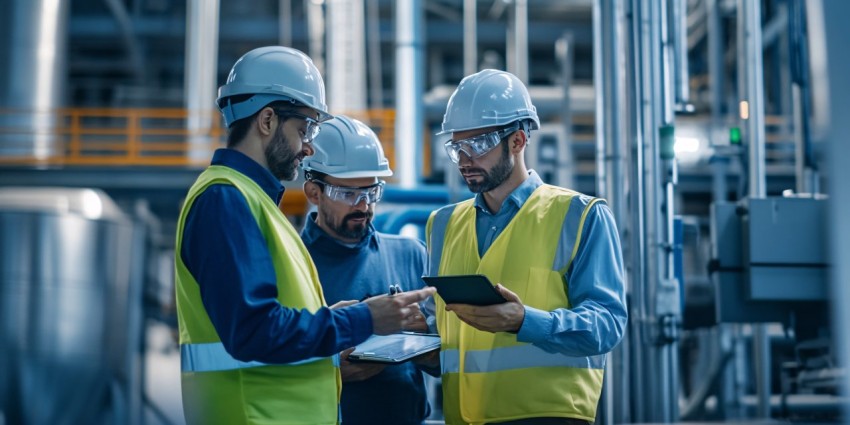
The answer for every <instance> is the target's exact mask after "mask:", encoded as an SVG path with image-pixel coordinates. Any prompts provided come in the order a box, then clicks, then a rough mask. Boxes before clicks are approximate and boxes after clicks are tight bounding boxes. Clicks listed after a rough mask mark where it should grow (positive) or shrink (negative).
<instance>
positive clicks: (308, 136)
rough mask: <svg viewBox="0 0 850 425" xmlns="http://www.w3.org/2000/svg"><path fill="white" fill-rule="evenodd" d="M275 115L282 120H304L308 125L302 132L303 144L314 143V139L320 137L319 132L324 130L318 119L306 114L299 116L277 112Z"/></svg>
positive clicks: (290, 112) (292, 112) (297, 114)
mask: <svg viewBox="0 0 850 425" xmlns="http://www.w3.org/2000/svg"><path fill="white" fill-rule="evenodd" d="M275 113H276V114H277V115H278V116H279V117H281V118H284V119H286V118H298V119H301V120H304V122H305V123H306V124H307V125H306V126H305V127H304V128H303V129H302V130H300V134H301V142H303V143H313V139H315V138H316V136H318V135H319V131H321V130H322V126H321V125H322V123H320V122H319V121H318V120H317V119H315V118H312V117H308V116H307V115H304V114H299V113H298V112H294V111H279V110H278V111H275Z"/></svg>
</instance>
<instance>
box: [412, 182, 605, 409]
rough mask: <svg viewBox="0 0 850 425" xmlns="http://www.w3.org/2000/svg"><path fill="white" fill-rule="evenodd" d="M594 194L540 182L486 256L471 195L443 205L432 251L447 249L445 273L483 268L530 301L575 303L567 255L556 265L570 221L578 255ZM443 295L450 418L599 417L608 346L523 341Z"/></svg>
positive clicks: (434, 222) (442, 257)
mask: <svg viewBox="0 0 850 425" xmlns="http://www.w3.org/2000/svg"><path fill="white" fill-rule="evenodd" d="M586 199H588V198H587V197H581V196H580V194H578V193H577V192H573V191H570V190H567V189H563V188H558V187H555V186H549V185H542V186H540V187H538V188H537V189H536V190H535V191H534V193H533V194H532V195H531V196H530V197H529V198H528V200H527V201H526V202H525V204H523V206H522V208H521V209H520V210H519V212H517V215H516V216H515V217H514V218H513V220H511V222H510V224H508V226H507V227H506V228H505V229H504V230H503V231H502V233H501V234H500V235H499V236H498V237H497V238H496V240H495V241H494V242H493V244H492V245H491V246H490V248H489V249H488V250H487V252H485V253H484V256H483V257H479V255H478V240H477V239H478V238H477V236H476V231H475V207H474V205H473V201H472V200H468V201H464V202H461V203H459V204H457V205H456V206H455V208H454V209H453V211H451V212H450V215H449V214H443V217H442V218H441V217H440V215H441V211H437V212H435V213H434V214H432V215H431V218H430V219H429V221H428V226H427V229H426V231H427V233H428V235H429V236H428V241H429V244H430V247H429V248H430V249H431V253H432V255H435V254H436V255H439V258H438V260H439V271H438V274H439V275H457V274H483V275H486V276H487V277H489V278H490V280H491V281H492V282H493V283H501V284H502V285H504V286H505V287H506V288H508V289H510V290H511V291H513V292H514V293H516V294H517V295H518V296H519V297H520V299H521V300H522V302H523V304H525V305H528V306H531V307H535V308H538V309H541V310H545V311H552V310H555V309H558V308H569V307H570V300H569V294H568V293H567V284H566V282H565V280H564V274H565V272H566V270H567V269H568V268H569V263H568V264H567V265H566V266H565V267H563V268H562V269H559V270H553V264H554V261H555V253H556V251H557V249H558V240H559V237H560V235H561V231H562V227H563V226H570V227H569V228H567V229H565V230H567V231H568V232H567V234H568V235H571V237H573V238H574V243H573V244H572V251H571V252H572V256H571V258H570V262H572V258H574V257H575V254H576V252H577V251H578V249H579V244H580V241H581V229H582V227H583V224H584V220H585V217H586V215H587V212H588V211H589V210H590V207H591V206H592V205H593V204H594V203H595V202H597V201H599V199H590V200H589V201H588V202H582V201H584V200H586ZM442 211H448V210H442ZM439 251H441V253H440V252H439ZM432 264H434V263H432ZM432 273H433V269H432ZM435 298H436V304H437V309H436V310H437V326H438V329H439V333H440V337H441V339H442V346H441V352H440V359H441V369H442V379H443V381H442V384H443V412H444V414H445V417H446V423H447V424H480V423H487V422H500V421H508V420H517V419H524V418H532V417H568V418H577V419H584V420H588V421H593V420H594V419H595V417H596V406H597V403H598V401H599V396H600V393H601V391H602V378H603V370H604V366H605V356H604V355H601V356H589V357H570V356H566V355H563V354H559V353H549V352H546V351H544V350H542V349H540V348H538V347H536V346H534V345H532V344H527V343H523V342H518V341H517V338H516V335H515V334H513V333H507V332H497V333H490V332H483V331H479V330H476V329H475V328H473V327H471V326H469V325H466V324H465V323H463V322H461V321H460V320H459V319H458V318H457V315H455V314H453V313H450V312H446V311H445V308H444V306H445V303H444V302H443V300H442V299H441V298H440V297H439V296H435Z"/></svg>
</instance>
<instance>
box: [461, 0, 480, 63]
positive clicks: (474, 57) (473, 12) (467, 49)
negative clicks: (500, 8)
mask: <svg viewBox="0 0 850 425" xmlns="http://www.w3.org/2000/svg"><path fill="white" fill-rule="evenodd" d="M477 3H478V1H477V0H463V75H471V74H474V73H476V72H478V10H477V7H476V6H477Z"/></svg>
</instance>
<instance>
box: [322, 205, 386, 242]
mask: <svg viewBox="0 0 850 425" xmlns="http://www.w3.org/2000/svg"><path fill="white" fill-rule="evenodd" d="M322 215H323V216H324V217H325V225H327V226H328V228H330V229H331V230H333V231H334V233H336V234H337V235H339V236H342V237H343V238H346V239H357V240H360V239H363V237H364V236H366V234H367V233H369V224H370V223H372V216H373V215H374V213H373V212H372V211H366V212H362V211H356V212H353V213H351V214H348V215H346V216H345V217H343V218H342V220H341V221H340V223H339V225H336V224H334V223H331V222H330V217H331V216H330V214H322ZM363 217H366V221H365V222H364V223H363V224H362V225H357V226H354V227H353V228H350V227H349V225H348V221H349V220H351V219H354V218H363Z"/></svg>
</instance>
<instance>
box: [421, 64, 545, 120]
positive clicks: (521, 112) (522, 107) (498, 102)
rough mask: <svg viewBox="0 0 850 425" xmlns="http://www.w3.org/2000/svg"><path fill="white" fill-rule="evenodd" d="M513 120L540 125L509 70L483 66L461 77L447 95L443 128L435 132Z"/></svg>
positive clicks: (528, 98)
mask: <svg viewBox="0 0 850 425" xmlns="http://www.w3.org/2000/svg"><path fill="white" fill-rule="evenodd" d="M515 121H531V125H530V127H531V128H530V129H531V130H536V129H538V128H540V119H539V118H538V117H537V109H536V108H535V107H534V105H532V104H531V96H529V95H528V89H527V88H526V87H525V84H523V83H522V81H520V80H519V78H517V77H516V76H515V75H513V74H511V73H510V72H505V71H497V70H495V69H485V70H483V71H480V72H477V73H475V74H472V75H469V76H467V77H466V78H464V79H463V80H461V82H460V84H459V85H458V86H457V89H455V91H454V93H452V97H450V98H449V104H448V106H446V114H445V115H443V128H442V131H440V132H439V133H437V135H440V134H448V133H454V132H458V131H466V130H474V129H478V128H486V127H496V126H502V125H507V124H510V123H513V122H515Z"/></svg>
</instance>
